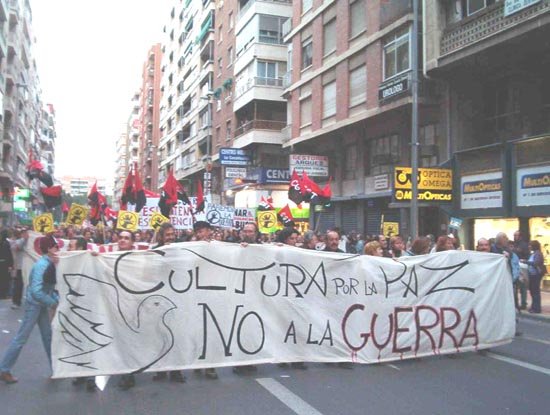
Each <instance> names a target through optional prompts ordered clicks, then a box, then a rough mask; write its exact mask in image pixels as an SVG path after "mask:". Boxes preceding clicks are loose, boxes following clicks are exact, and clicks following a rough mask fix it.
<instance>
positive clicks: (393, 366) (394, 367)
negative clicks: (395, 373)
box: [386, 363, 401, 370]
mask: <svg viewBox="0 0 550 415" xmlns="http://www.w3.org/2000/svg"><path fill="white" fill-rule="evenodd" d="M386 366H389V367H391V368H392V369H395V370H401V369H399V368H398V367H397V366H395V365H391V364H389V363H386Z"/></svg>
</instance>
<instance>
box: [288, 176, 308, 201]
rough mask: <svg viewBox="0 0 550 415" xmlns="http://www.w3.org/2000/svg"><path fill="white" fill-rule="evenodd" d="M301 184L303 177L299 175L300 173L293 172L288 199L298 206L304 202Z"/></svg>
mask: <svg viewBox="0 0 550 415" xmlns="http://www.w3.org/2000/svg"><path fill="white" fill-rule="evenodd" d="M301 182H302V179H301V177H300V176H299V175H298V173H296V170H293V171H292V177H291V178H290V183H289V184H288V198H289V199H290V200H292V201H293V202H294V203H296V204H297V205H299V204H300V203H302V202H303V201H304V196H303V194H302V186H301Z"/></svg>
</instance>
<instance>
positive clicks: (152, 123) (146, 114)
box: [138, 44, 162, 192]
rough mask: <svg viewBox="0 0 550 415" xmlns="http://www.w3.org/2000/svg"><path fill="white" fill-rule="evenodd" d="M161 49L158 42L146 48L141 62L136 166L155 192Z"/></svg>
mask: <svg viewBox="0 0 550 415" xmlns="http://www.w3.org/2000/svg"><path fill="white" fill-rule="evenodd" d="M161 59H162V52H161V46H160V44H156V45H154V46H152V47H151V49H149V51H148V53H147V60H146V61H145V63H144V64H143V73H142V86H141V96H140V110H139V112H140V123H139V130H140V133H139V151H138V158H139V162H138V169H139V173H140V177H141V178H142V181H143V186H144V187H145V188H146V189H149V190H152V191H154V192H156V191H157V190H158V187H159V182H158V151H157V149H158V146H159V141H160V99H161V92H160V81H161V72H160V66H161Z"/></svg>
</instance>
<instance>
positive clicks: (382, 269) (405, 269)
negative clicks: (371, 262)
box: [380, 263, 407, 298]
mask: <svg viewBox="0 0 550 415" xmlns="http://www.w3.org/2000/svg"><path fill="white" fill-rule="evenodd" d="M399 265H402V266H403V272H402V273H401V274H399V276H398V277H397V278H395V279H393V280H390V279H388V275H387V274H386V271H385V270H384V268H382V267H380V270H381V271H382V275H384V282H385V284H386V298H388V295H389V291H390V290H389V289H390V285H391V284H394V283H396V282H398V281H400V280H401V278H403V276H404V275H405V273H406V272H407V265H405V264H403V263H399Z"/></svg>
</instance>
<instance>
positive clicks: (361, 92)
mask: <svg viewBox="0 0 550 415" xmlns="http://www.w3.org/2000/svg"><path fill="white" fill-rule="evenodd" d="M293 11H294V12H293V17H292V21H291V24H287V25H285V40H286V41H287V42H288V46H289V65H288V66H289V68H290V71H289V73H288V75H287V78H286V79H287V82H288V84H287V88H286V90H285V93H286V96H287V97H288V114H289V115H288V133H289V134H288V136H287V137H286V138H285V142H284V144H283V147H284V148H286V149H289V150H290V152H291V153H292V154H297V155H317V156H326V157H327V158H328V161H329V171H328V176H330V177H332V180H333V181H332V190H333V195H334V196H333V203H332V204H331V206H330V207H326V208H324V209H323V211H321V212H316V214H315V218H313V219H312V223H313V222H314V223H316V224H318V227H319V228H320V229H326V228H328V227H331V226H335V225H336V226H339V227H340V228H341V229H342V230H344V231H346V232H349V231H353V230H357V231H359V232H360V233H363V232H365V233H367V234H377V233H379V232H380V229H381V223H382V221H387V222H398V223H399V225H400V229H399V231H400V232H401V233H403V234H408V233H409V229H408V228H409V226H408V225H409V216H410V214H409V209H408V202H402V201H399V200H394V199H393V198H392V188H393V181H394V171H395V168H396V167H400V166H410V143H411V131H412V129H411V124H412V123H411V103H412V96H411V71H412V65H411V53H412V50H411V39H412V36H413V33H412V20H413V14H412V2H411V1H407V0H403V1H402V0H395V1H390V2H383V1H380V2H378V1H367V0H355V1H321V0H313V1H311V0H310V1H306V0H303V1H295V2H293ZM438 88H439V85H438V83H437V82H435V81H433V82H432V81H429V80H426V79H422V80H421V82H420V86H419V90H420V94H419V95H420V98H419V121H420V129H419V141H420V159H419V160H420V162H419V164H420V166H421V167H436V166H439V165H442V164H444V163H445V162H446V161H447V160H449V159H450V157H451V155H450V153H449V148H448V146H447V142H446V140H445V139H444V138H445V135H444V129H445V118H444V115H445V114H444V113H443V112H442V110H441V108H440V106H439V104H438V100H437V97H438ZM327 179H328V177H327V176H325V177H317V178H316V180H317V181H320V182H324V181H326V180H327ZM447 205H448V204H447ZM446 221H447V217H446V214H445V210H444V209H443V206H441V204H439V203H433V202H431V201H430V202H422V203H420V215H419V222H420V230H421V233H424V234H426V233H433V234H438V233H439V232H440V227H441V226H442V225H443V224H444V223H446Z"/></svg>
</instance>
